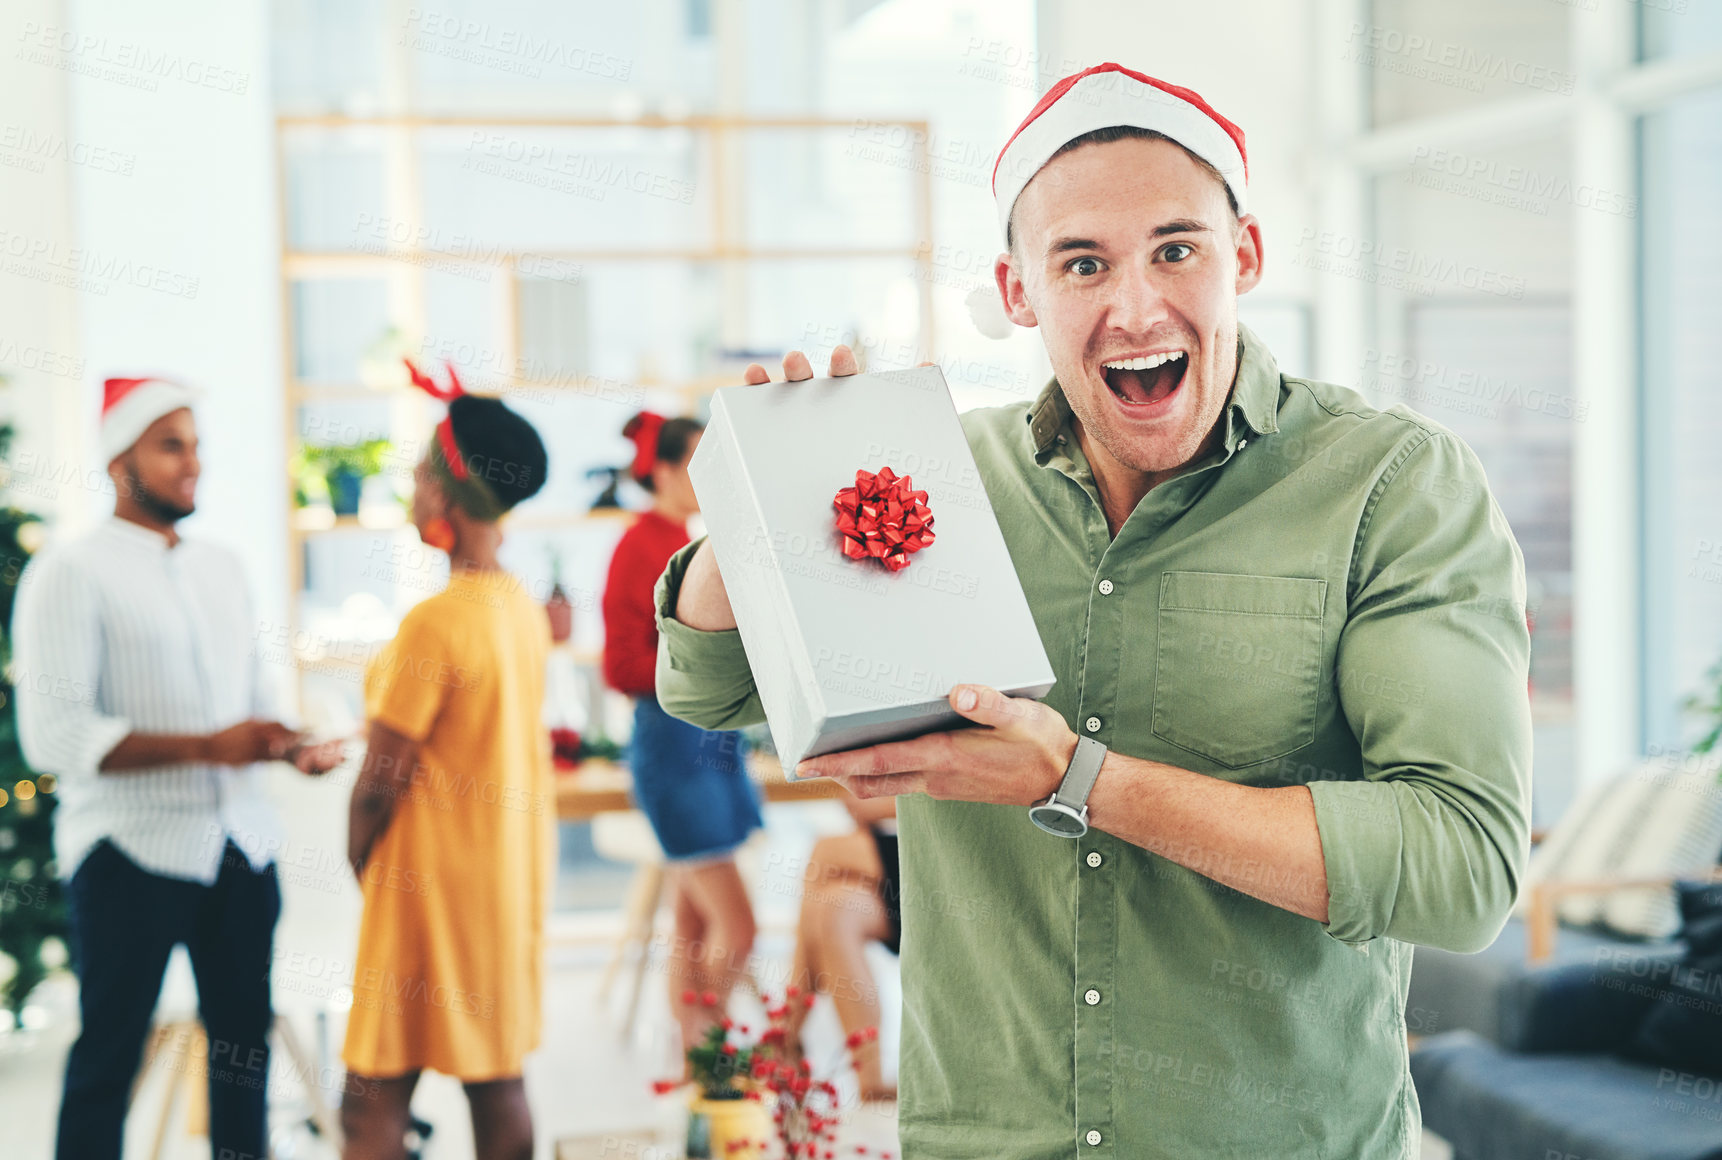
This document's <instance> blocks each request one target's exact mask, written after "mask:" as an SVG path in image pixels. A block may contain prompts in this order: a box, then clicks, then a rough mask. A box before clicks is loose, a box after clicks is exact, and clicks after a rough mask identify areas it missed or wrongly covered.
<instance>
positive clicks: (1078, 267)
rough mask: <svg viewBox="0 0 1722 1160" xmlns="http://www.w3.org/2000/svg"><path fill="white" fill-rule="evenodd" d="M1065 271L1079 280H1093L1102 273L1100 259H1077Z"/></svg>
mask: <svg viewBox="0 0 1722 1160" xmlns="http://www.w3.org/2000/svg"><path fill="white" fill-rule="evenodd" d="M1065 269H1067V270H1069V271H1070V272H1071V273H1072V274H1075V275H1076V276H1077V277H1079V278H1092V277H1094V276H1095V275H1096V274H1098V273H1100V270H1101V265H1100V259H1099V258H1077V259H1076V260H1075V261H1073V262H1071V263H1070V265H1068V266H1066V267H1065Z"/></svg>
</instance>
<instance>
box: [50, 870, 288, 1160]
mask: <svg viewBox="0 0 1722 1160" xmlns="http://www.w3.org/2000/svg"><path fill="white" fill-rule="evenodd" d="M67 893H68V899H69V902H70V911H71V933H72V948H71V949H72V956H73V961H74V963H75V965H76V967H77V971H78V984H79V995H78V1003H79V1007H80V1010H81V1012H82V1016H83V1030H82V1031H81V1032H80V1033H79V1035H78V1039H77V1042H76V1043H74V1044H72V1053H71V1056H70V1057H69V1058H68V1059H67V1060H66V1088H65V1094H64V1096H63V1097H62V1099H61V1103H60V1135H59V1144H58V1148H57V1150H56V1153H55V1154H56V1156H57V1157H58V1160H119V1158H120V1148H121V1142H122V1139H123V1137H124V1129H125V1116H126V1106H127V1104H128V1103H129V1102H130V1099H131V1088H132V1080H133V1079H134V1078H135V1077H136V1075H137V1070H138V1063H139V1061H140V1059H141V1058H142V1056H143V1047H144V1039H145V1037H146V1036H147V1035H148V1034H149V1028H150V1016H151V1015H152V1014H153V1013H154V1011H155V1004H156V998H157V997H158V996H159V995H160V993H161V980H162V974H163V973H164V972H165V971H166V970H167V959H168V954H169V953H170V952H171V951H172V950H173V948H174V946H175V944H177V943H184V944H185V946H186V949H187V950H188V951H190V952H191V966H192V970H193V972H194V973H195V974H196V976H197V1005H198V1012H199V1014H200V1015H201V1016H202V1018H203V1026H204V1030H205V1031H206V1032H207V1033H208V1035H209V1142H210V1154H211V1156H212V1157H213V1160H264V1158H265V1157H267V1156H268V1154H269V1153H268V1149H267V1146H266V1143H265V1137H266V1135H267V1127H266V1123H265V1118H266V1117H265V1112H264V1096H265V1094H266V1093H265V1089H266V1087H267V1080H268V1076H269V1024H270V1020H271V1017H272V1016H271V1012H270V1005H269V965H270V958H271V944H272V942H273V940H274V935H275V920H276V919H277V918H278V917H279V916H280V914H281V889H280V885H279V884H278V883H277V881H276V878H275V867H274V866H273V865H271V866H268V867H266V868H265V869H264V870H263V872H262V873H258V872H257V871H255V870H253V869H251V866H250V864H249V863H248V862H246V860H245V855H244V854H243V853H241V852H240V850H239V847H238V846H235V845H234V844H233V843H232V842H229V843H228V844H227V849H226V851H225V852H224V853H223V855H222V859H221V873H220V876H219V877H218V878H217V879H216V882H215V885H213V886H204V885H202V884H201V883H197V882H188V881H185V880H184V879H179V878H166V877H163V876H162V875H159V874H151V873H150V872H149V871H147V870H144V869H142V868H140V867H139V866H138V865H137V864H136V863H135V862H133V861H132V860H131V859H129V858H127V857H126V856H125V855H124V854H122V853H120V852H119V850H117V849H115V848H114V846H113V845H111V844H110V843H108V842H102V843H101V844H100V845H98V846H97V847H96V848H95V849H94V850H92V851H91V852H90V854H89V856H88V857H87V858H85V859H84V862H83V865H81V866H79V867H78V871H77V873H76V874H75V875H74V876H73V878H72V882H71V888H70V890H69V891H68V892H67Z"/></svg>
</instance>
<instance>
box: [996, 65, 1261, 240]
mask: <svg viewBox="0 0 1722 1160" xmlns="http://www.w3.org/2000/svg"><path fill="white" fill-rule="evenodd" d="M1115 125H1126V126H1132V127H1135V128H1138V129H1151V130H1153V131H1154V132H1156V133H1163V134H1165V135H1166V136H1167V137H1170V138H1171V139H1172V140H1174V141H1176V142H1177V143H1178V144H1180V145H1182V146H1183V147H1184V148H1186V149H1188V150H1189V151H1190V152H1192V153H1194V154H1195V155H1196V156H1198V157H1200V158H1201V159H1202V160H1204V161H1206V162H1207V163H1208V164H1210V165H1212V166H1213V167H1214V168H1215V169H1217V170H1219V171H1220V176H1221V177H1222V178H1224V179H1225V182H1226V186H1227V188H1229V189H1230V190H1231V191H1232V196H1233V197H1234V198H1236V199H1237V202H1238V212H1239V213H1244V212H1245V206H1246V202H1245V200H1244V188H1245V184H1246V182H1247V180H1248V177H1249V166H1248V161H1247V158H1246V155H1245V153H1244V131H1243V130H1242V129H1240V128H1238V127H1237V126H1236V125H1234V124H1232V123H1231V122H1230V121H1228V120H1226V119H1225V118H1224V117H1222V116H1220V114H1218V113H1216V112H1215V111H1214V110H1213V108H1212V107H1211V106H1210V105H1209V104H1208V103H1207V102H1206V101H1204V100H1203V99H1202V98H1201V96H1200V95H1198V94H1197V93H1194V92H1192V91H1191V90H1189V89H1184V88H1179V87H1178V86H1177V85H1170V84H1167V83H1166V82H1164V81H1159V80H1155V79H1154V78H1153V77H1150V76H1145V75H1144V74H1142V73H1139V72H1136V71H1135V70H1133V69H1127V68H1125V67H1124V66H1123V65H1117V64H1112V63H1110V62H1108V63H1106V64H1101V65H1096V66H1095V67H1093V68H1091V69H1085V70H1084V71H1082V72H1079V73H1076V74H1075V75H1074V76H1068V77H1065V78H1064V79H1063V80H1061V81H1059V82H1058V83H1057V84H1056V85H1054V86H1052V88H1050V89H1048V90H1047V91H1046V95H1045V96H1043V97H1042V98H1041V99H1040V103H1039V104H1037V105H1036V106H1035V107H1034V109H1033V111H1031V112H1030V113H1029V115H1028V117H1027V118H1026V119H1025V120H1024V121H1023V123H1022V125H1021V126H1020V127H1018V129H1017V131H1016V133H1015V134H1013V135H1012V137H1011V139H1010V140H1009V141H1007V142H1005V147H1004V148H1003V149H1002V150H1000V151H999V158H998V162H997V164H996V165H995V166H994V168H993V197H994V200H995V201H996V202H997V205H998V218H999V234H1000V236H1003V235H1005V234H1006V233H1007V231H1008V228H1009V224H1010V214H1011V209H1012V208H1013V207H1014V206H1015V205H1016V199H1017V198H1018V197H1020V196H1021V195H1022V191H1023V189H1024V188H1025V187H1026V186H1027V185H1028V183H1029V181H1030V179H1032V178H1033V177H1034V175H1035V174H1037V173H1039V172H1040V170H1041V167H1042V166H1044V165H1045V164H1046V163H1047V162H1048V161H1051V160H1052V157H1053V154H1055V153H1057V152H1058V151H1059V150H1060V149H1061V148H1063V147H1064V146H1065V145H1066V144H1068V143H1069V142H1071V141H1074V140H1075V139H1076V138H1078V137H1080V136H1082V135H1083V134H1084V133H1092V132H1094V130H1096V129H1108V128H1111V127H1113V126H1115Z"/></svg>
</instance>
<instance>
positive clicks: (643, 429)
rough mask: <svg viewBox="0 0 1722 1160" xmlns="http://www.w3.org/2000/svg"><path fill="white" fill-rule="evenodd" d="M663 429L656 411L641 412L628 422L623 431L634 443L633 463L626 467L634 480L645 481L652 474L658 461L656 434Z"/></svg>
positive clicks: (662, 422)
mask: <svg viewBox="0 0 1722 1160" xmlns="http://www.w3.org/2000/svg"><path fill="white" fill-rule="evenodd" d="M663 429H664V417H663V416H662V415H660V414H658V413H657V412H656V411H641V412H640V413H639V414H638V415H635V416H634V417H633V419H632V420H630V421H629V423H628V426H627V429H626V430H625V431H623V434H624V435H626V436H627V437H628V438H629V439H632V440H633V441H634V462H633V463H632V464H630V465H629V467H628V474H629V475H631V476H633V477H634V478H635V479H637V480H639V479H646V478H648V477H650V476H651V474H652V465H653V464H654V463H656V462H657V461H658V432H660V431H662V430H663Z"/></svg>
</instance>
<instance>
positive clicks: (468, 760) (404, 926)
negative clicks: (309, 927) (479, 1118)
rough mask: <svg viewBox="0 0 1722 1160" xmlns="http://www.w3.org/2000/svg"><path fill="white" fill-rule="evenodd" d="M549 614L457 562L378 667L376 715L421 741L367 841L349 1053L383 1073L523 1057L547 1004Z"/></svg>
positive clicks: (462, 1075)
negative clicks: (391, 806)
mask: <svg viewBox="0 0 1722 1160" xmlns="http://www.w3.org/2000/svg"><path fill="white" fill-rule="evenodd" d="M549 652H550V628H549V621H548V618H547V617H546V616H545V613H544V609H543V608H542V607H541V606H540V605H539V604H538V603H537V602H536V601H535V600H533V599H532V598H531V597H530V596H529V595H528V594H527V593H526V591H525V590H524V586H523V585H522V584H521V583H520V581H519V580H518V579H516V578H515V577H513V576H510V575H508V574H507V573H489V574H476V575H474V574H460V575H456V576H455V577H454V578H453V579H451V580H450V582H449V586H448V588H447V589H445V590H444V591H443V592H441V593H439V594H438V595H436V596H433V597H431V598H430V599H429V600H426V601H424V602H423V603H422V604H419V605H418V606H417V607H416V608H414V609H413V610H412V611H411V612H409V613H408V614H407V616H406V619H405V620H403V621H402V623H401V629H400V633H399V634H398V635H397V636H396V637H395V639H394V640H393V641H392V642H391V643H390V644H389V645H388V647H386V648H385V649H383V650H382V651H381V652H380V653H378V655H377V656H376V658H375V659H374V660H373V661H372V663H371V665H370V667H369V669H368V670H367V672H366V674H365V715H366V717H367V718H368V719H369V720H371V721H375V722H379V723H381V724H382V725H385V726H387V727H388V728H390V729H392V730H394V731H395V732H397V733H400V734H402V735H403V736H406V737H410V738H413V739H414V740H417V741H420V742H421V745H420V749H419V757H418V768H417V769H415V770H414V772H413V775H412V777H411V779H410V781H409V782H407V783H406V784H405V785H404V786H403V787H402V789H401V791H400V797H399V798H398V799H397V800H396V802H395V812H394V817H393V818H392V819H391V821H390V822H389V826H388V829H386V830H385V831H384V832H383V834H382V836H381V837H380V838H379V839H378V840H377V843H376V845H375V847H374V848H373V849H372V852H371V856H370V860H369V862H367V863H366V866H365V873H364V876H363V877H364V880H363V882H362V885H361V889H362V891H363V893H364V899H365V909H364V917H363V920H362V921H361V923H360V928H359V949H358V955H357V957H356V959H355V962H354V969H353V1008H352V1012H351V1014H350V1016H349V1019H348V1022H347V1039H346V1044H345V1046H344V1047H343V1048H342V1051H341V1057H342V1059H343V1060H344V1061H345V1062H346V1064H347V1067H348V1068H349V1069H350V1070H351V1071H353V1072H354V1073H356V1074H359V1075H363V1076H368V1077H372V1078H388V1077H392V1076H398V1075H403V1074H405V1073H407V1072H412V1071H418V1070H421V1069H424V1068H431V1069H433V1070H435V1071H439V1072H442V1073H444V1074H445V1075H451V1076H454V1077H456V1078H458V1079H460V1080H462V1081H466V1082H478V1081H484V1080H493V1079H503V1078H508V1077H512V1076H518V1075H520V1074H521V1068H522V1064H523V1062H524V1058H525V1056H526V1053H527V1052H529V1051H531V1050H533V1049H534V1048H536V1047H537V1046H538V1041H539V1029H540V1022H541V1019H542V1011H541V1001H542V992H543V959H544V917H545V911H546V909H547V907H548V905H549V898H550V886H551V874H552V872H553V868H554V863H555V848H556V832H555V824H556V799H555V787H554V784H553V780H552V778H553V775H552V772H551V763H550V738H549V733H548V731H547V730H546V729H545V727H544V724H543V704H544V680H545V664H546V661H547V660H548V657H549Z"/></svg>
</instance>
